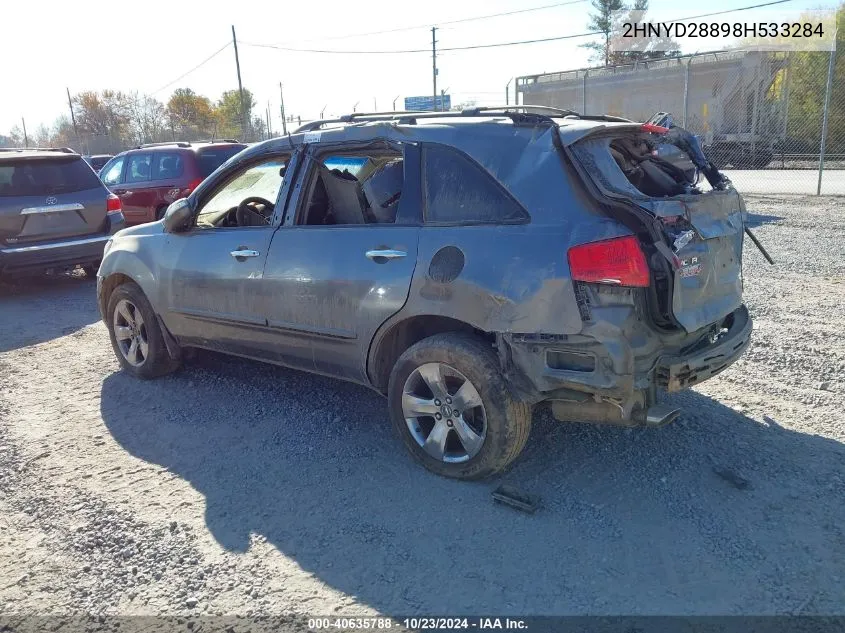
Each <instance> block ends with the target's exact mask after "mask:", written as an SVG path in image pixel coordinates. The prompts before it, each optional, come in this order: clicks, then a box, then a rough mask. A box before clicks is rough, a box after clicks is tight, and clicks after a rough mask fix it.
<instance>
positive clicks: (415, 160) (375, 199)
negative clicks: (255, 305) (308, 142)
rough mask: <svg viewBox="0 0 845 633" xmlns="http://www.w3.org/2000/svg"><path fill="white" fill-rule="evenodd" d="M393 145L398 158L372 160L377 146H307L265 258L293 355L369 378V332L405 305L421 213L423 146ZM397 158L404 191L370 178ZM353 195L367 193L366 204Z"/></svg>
mask: <svg viewBox="0 0 845 633" xmlns="http://www.w3.org/2000/svg"><path fill="white" fill-rule="evenodd" d="M385 147H386V145H385ZM393 149H394V151H396V154H395V156H394V157H393V158H391V157H390V152H389V151H388V152H387V153H381V154H379V151H381V150H378V151H376V152H375V153H376V154H378V155H377V156H376V157H375V160H374V161H372V162H370V163H369V165H366V164H365V163H367V162H368V160H369V158H368V157H370V156H372V155H373V150H372V149H371V148H369V149H365V148H360V149H356V148H354V147H350V146H348V145H347V146H344V147H342V148H341V147H337V148H325V147H319V148H316V147H312V148H311V150H310V152H309V156H308V160H307V162H306V164H305V166H304V167H305V172H304V174H303V177H302V178H301V179H300V180H299V181H298V185H297V191H296V193H295V198H294V199H292V201H291V205H290V207H289V210H288V214H287V216H286V218H285V222H284V226H282V227H281V228H280V229H279V230H278V231H276V234H275V235H274V236H273V242H272V244H271V245H270V253H269V254H268V256H267V262H266V264H265V267H264V282H265V284H266V292H267V300H268V304H267V323H268V326H269V327H270V328H272V329H273V330H275V331H276V332H277V333H278V339H277V340H278V343H279V345H283V346H284V347H285V350H284V355H285V357H286V358H287V362H288V364H290V365H294V366H298V367H301V368H303V369H308V370H311V371H318V372H320V373H324V374H329V375H332V376H337V377H340V378H346V379H349V380H354V381H357V382H366V381H367V378H366V356H367V351H368V349H369V345H370V341H371V340H372V337H373V334H374V333H375V331H376V330H377V329H378V328H379V326H381V325H382V323H384V322H385V321H386V320H387V319H388V318H389V317H390V316H392V315H393V314H395V313H396V312H398V311H399V310H400V309H401V308H402V306H403V305H405V302H406V300H407V298H408V289H409V288H410V285H411V279H412V277H413V274H414V268H415V265H416V261H417V239H418V233H419V223H420V217H421V216H420V213H421V208H420V169H419V149H418V147H417V146H416V145H413V144H402V146H401V147H396V146H394V148H393ZM362 157H367V160H361V159H362ZM396 160H401V178H400V179H399V188H400V191H399V192H395V191H392V189H393V188H395V187H394V186H392V185H390V184H387V185H385V184H384V182H382V183H381V184H380V185H379V186H378V187H376V186H371V185H372V184H373V179H372V176H373V175H374V174H376V171H377V168H375V166H377V165H381V169H387V168H395V167H396V162H395V161H396ZM388 163H390V164H389V165H388ZM343 172H347V173H346V175H343ZM368 173H369V175H370V177H369V178H368V177H367V174H368ZM379 173H380V174H383V173H384V172H383V171H381V172H379ZM395 173H396V172H393V174H394V175H395ZM349 176H354V178H350V177H349ZM358 178H360V179H361V180H358ZM322 179H325V180H326V183H327V184H325V185H323V184H322ZM362 181H363V182H362ZM397 193H400V194H401V195H399V196H397V195H396V194H397ZM367 196H369V200H370V202H366V200H368V198H367ZM356 198H357V199H358V200H364V201H365V202H364V203H363V205H362V207H361V208H360V209H359V208H358V207H356V203H355V200H356Z"/></svg>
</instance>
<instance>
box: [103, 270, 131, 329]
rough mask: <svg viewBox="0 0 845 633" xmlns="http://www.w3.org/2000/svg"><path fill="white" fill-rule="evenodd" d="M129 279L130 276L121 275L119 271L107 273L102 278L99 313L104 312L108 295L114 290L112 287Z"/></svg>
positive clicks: (107, 302) (129, 280) (107, 303)
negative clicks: (106, 275) (107, 274)
mask: <svg viewBox="0 0 845 633" xmlns="http://www.w3.org/2000/svg"><path fill="white" fill-rule="evenodd" d="M131 281H132V277H128V276H127V275H121V274H120V273H114V274H113V275H109V276H108V277H106V278H105V279H104V280H103V290H102V292H101V293H100V314H102V315H105V314H106V308H107V307H108V305H109V297H111V293H113V292H114V289H115V288H117V287H118V286H120V285H123V284H125V283H128V282H131ZM105 318H107V317H105Z"/></svg>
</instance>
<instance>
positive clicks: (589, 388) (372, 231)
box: [98, 108, 752, 478]
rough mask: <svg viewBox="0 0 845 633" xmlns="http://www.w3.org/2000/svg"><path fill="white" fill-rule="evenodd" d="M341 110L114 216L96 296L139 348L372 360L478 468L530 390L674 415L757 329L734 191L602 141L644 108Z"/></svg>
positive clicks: (441, 464) (397, 418)
mask: <svg viewBox="0 0 845 633" xmlns="http://www.w3.org/2000/svg"><path fill="white" fill-rule="evenodd" d="M342 121H344V122H348V123H352V125H346V124H343V123H339V122H336V121H335V122H315V123H311V124H307V125H306V126H305V127H304V128H301V129H300V130H299V131H298V132H297V133H295V134H292V135H290V136H286V137H284V138H277V139H272V140H268V141H265V142H263V143H260V144H258V145H256V146H254V147H251V148H250V149H249V150H247V151H245V152H243V153H241V154H240V155H239V156H238V157H237V159H236V160H233V161H230V162H229V163H227V164H226V165H225V166H224V167H223V168H222V169H221V170H219V171H218V172H216V173H215V174H214V175H213V176H212V177H210V178H209V179H207V180H206V181H204V182H203V183H202V184H201V185H199V187H197V188H196V189H195V190H194V191H193V192H192V193H191V195H190V196H188V197H187V199H185V200H179V201H177V202H175V203H174V204H172V205H171V206H170V208H169V209H168V211H167V214H166V216H165V218H164V221H163V222H158V223H154V224H148V225H144V226H139V227H133V228H130V229H125V230H124V231H121V232H120V233H119V234H118V235H116V236H115V237H114V238H113V239H112V241H111V243H110V244H109V246H108V247H107V249H106V251H107V252H106V256H105V258H104V260H103V264H102V266H101V268H100V272H99V277H98V298H99V306H100V310H101V313H102V317H103V319H104V321H105V322H106V324H107V326H108V330H109V334H110V338H111V343H112V346H113V348H114V351H115V354H116V356H117V358H118V360H119V362H120V364H121V365H122V367H123V368H124V369H125V370H126V371H127V372H129V373H131V374H134V375H135V376H137V377H139V378H153V377H156V376H161V375H164V374H167V373H169V372H172V371H174V370H175V369H176V368H177V367H178V366H179V364H180V359H181V358H182V354H183V350H185V349H186V348H192V347H197V348H206V349H211V350H216V351H220V352H225V353H229V354H234V355H238V356H243V357H249V358H252V359H256V360H260V361H266V362H270V363H276V364H279V365H284V366H287V367H292V368H296V369H302V370H306V371H309V372H316V373H320V374H325V375H329V376H334V377H337V378H342V379H346V380H350V381H354V382H357V383H361V384H363V385H367V386H369V387H371V388H373V389H375V390H376V391H378V392H379V393H382V394H384V395H385V396H387V400H388V409H389V413H390V419H391V420H392V423H393V426H394V427H395V428H396V430H397V431H398V433H399V435H400V437H401V438H402V440H403V441H404V444H405V445H406V446H407V448H408V449H409V450H410V452H411V453H412V454H413V455H414V456H415V457H416V458H417V459H418V460H419V461H420V462H421V463H422V464H423V465H425V466H426V467H427V468H429V469H431V470H432V471H434V472H436V473H439V474H441V475H446V476H450V477H456V478H478V477H484V476H487V475H490V474H492V473H495V472H497V471H500V470H502V469H503V468H505V467H506V466H507V465H508V464H509V463H510V462H512V461H513V460H514V459H515V458H516V457H517V456H518V455H519V453H520V451H521V450H522V448H523V446H524V445H525V442H526V440H527V438H528V434H529V430H530V427H531V410H532V407H533V406H534V405H536V404H538V403H541V402H547V403H549V404H551V408H552V411H553V413H554V415H555V416H556V417H557V418H559V419H561V420H569V421H589V422H601V423H611V424H617V425H623V426H637V425H640V426H659V425H661V424H664V423H666V422H668V421H670V420H672V419H673V418H674V417H675V416H676V415H677V414H678V411H677V409H676V408H674V407H670V406H668V405H666V404H660V403H658V389H661V390H668V391H677V390H680V389H683V388H686V387H689V386H690V385H694V384H696V383H698V382H700V381H702V380H705V379H707V378H709V377H711V376H713V375H715V374H716V373H718V372H720V371H722V370H723V369H725V368H726V367H728V366H729V365H730V364H731V363H733V362H734V361H735V360H736V359H737V358H738V357H739V356H740V354H742V352H743V350H744V349H745V348H746V346H747V345H748V342H749V339H750V335H751V328H752V324H751V319H750V317H749V314H748V310H746V308H745V306H744V305H743V303H742V278H741V261H742V245H743V222H744V218H743V211H744V206H743V202H742V199H741V197H740V196H739V194H738V193H737V192H736V191H735V190H734V189H733V188H732V187H731V186H727V187H726V188H725V189H724V190H713V191H708V192H701V191H700V190H698V189H692V190H690V192H689V193H685V194H683V195H681V196H669V197H667V196H663V195H659V196H654V197H652V196H648V195H646V194H644V193H642V192H641V191H639V190H638V189H636V188H635V187H634V186H633V184H632V182H631V181H630V180H629V179H627V178H626V176H625V173H624V172H623V171H622V167H621V165H620V163H619V162H617V159H616V158H615V156H614V153H613V152H615V151H616V150H611V147H610V145H611V144H612V143H615V142H616V141H620V140H628V141H630V142H631V143H640V142H643V143H645V142H646V141H647V140H648V139H647V136H648V135H647V134H646V133H645V132H644V131H643V129H642V127H641V125H640V124H634V123H631V122H619V121H620V120H619V119H613V118H611V117H583V116H582V117H577V116H575V115H572V114H569V116H567V117H566V118H564V113H559V114H556V115H555V114H554V113H552V115H551V116H549V115H544V114H536V113H533V112H530V111H522V110H521V109H520V108H511V109H510V110H507V111H503V110H501V109H499V110H488V109H484V108H475V109H473V110H471V111H466V112H462V113H461V112H455V113H449V114H445V113H439V114H433V115H425V114H419V115H418V114H398V113H397V114H390V115H368V116H355V115H351V116H348V117H345V118H344V119H343V120H342ZM644 156H646V157H648V160H653V161H659V160H660V159H659V158H655V157H653V156H652V154H651V153H649V152H646V153H645V154H644ZM641 171H643V170H641ZM679 171H680V170H679ZM680 173H682V172H680ZM647 176H648V174H646V175H645V176H643V179H645V178H647ZM652 185H653V183H652ZM679 234H680V235H682V236H683V240H681V242H679V241H678V238H679ZM682 242H683V243H682ZM676 244H681V245H680V246H678V247H677V250H676V246H675V245H676ZM351 406H354V405H351ZM373 422H374V423H379V421H378V420H374V421H373Z"/></svg>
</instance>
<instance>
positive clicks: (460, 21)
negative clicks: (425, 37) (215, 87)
mask: <svg viewBox="0 0 845 633" xmlns="http://www.w3.org/2000/svg"><path fill="white" fill-rule="evenodd" d="M586 1H587V0H568V2H557V3H555V4H546V5H543V6H541V7H529V8H527V9H515V10H513V11H504V12H502V13H490V14H488V15H478V16H475V17H471V18H460V19H458V20H448V21H446V22H434V24H436V25H437V26H438V28H440V27H443V26H446V25H451V24H463V23H465V22H474V21H476V20H487V19H490V18H500V17H505V16H508V15H516V14H518V13H529V12H531V11H542V10H545V9H556V8H557V7H565V6H567V5H571V4H580V3H582V2H586ZM431 24H432V23H429V24H418V25H416V26H400V27H396V28H392V29H384V30H382V31H370V32H368V33H349V34H346V35H335V36H331V37H318V38H312V39H308V40H295V41H288V42H277V45H278V46H287V45H289V44H307V43H309V42H327V41H330V40H345V39H351V38H355V37H368V36H370V35H385V34H387V33H401V32H402V31H413V30H415V29H428V28H431Z"/></svg>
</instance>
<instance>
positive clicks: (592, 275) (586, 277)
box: [569, 235, 649, 288]
mask: <svg viewBox="0 0 845 633" xmlns="http://www.w3.org/2000/svg"><path fill="white" fill-rule="evenodd" d="M569 270H570V272H571V274H572V279H573V280H575V281H589V282H592V283H599V284H613V285H616V286H634V287H640V288H642V287H647V286H648V284H649V274H648V262H646V258H645V253H643V251H642V249H641V248H640V243H639V241H638V240H637V238H636V237H634V236H633V235H630V236H628V237H617V238H614V239H612V240H604V241H601V242H590V243H588V244H581V245H579V246H573V247H572V248H570V249H569Z"/></svg>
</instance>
